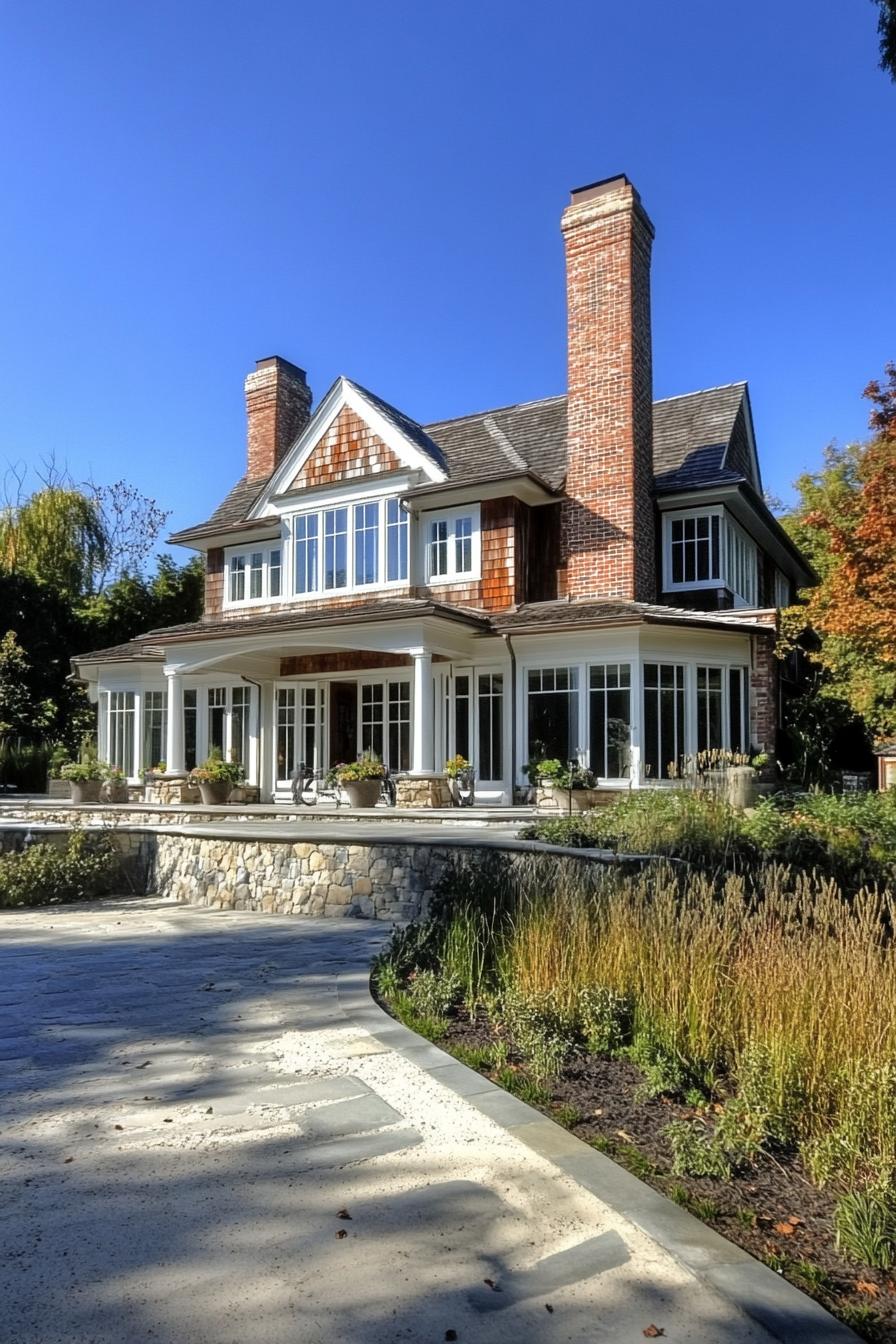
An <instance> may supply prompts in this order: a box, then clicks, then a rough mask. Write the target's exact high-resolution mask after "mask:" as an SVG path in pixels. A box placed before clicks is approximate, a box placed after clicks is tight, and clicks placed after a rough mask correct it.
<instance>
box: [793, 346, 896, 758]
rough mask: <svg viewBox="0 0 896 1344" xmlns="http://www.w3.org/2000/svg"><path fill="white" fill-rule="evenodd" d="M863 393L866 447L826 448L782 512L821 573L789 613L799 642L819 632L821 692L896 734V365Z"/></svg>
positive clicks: (813, 651) (815, 654)
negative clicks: (867, 408) (790, 509)
mask: <svg viewBox="0 0 896 1344" xmlns="http://www.w3.org/2000/svg"><path fill="white" fill-rule="evenodd" d="M864 395H865V396H866V397H867V398H868V399H869V400H870V401H871V403H872V405H873V407H874V409H873V411H872V413H871V416H870V421H869V423H870V426H871V429H872V431H873V437H872V438H871V439H870V440H869V441H868V442H867V443H865V444H850V445H849V446H847V447H846V448H829V449H828V450H827V452H826V454H825V463H824V467H823V468H822V470H821V471H820V472H818V473H815V474H807V475H805V476H802V477H800V479H799V480H798V481H797V482H796V488H797V490H798V491H799V495H800V503H799V506H798V507H797V509H796V510H795V512H794V513H793V514H792V515H790V517H788V518H785V519H783V520H782V521H783V522H784V524H785V526H786V527H787V528H788V530H789V531H790V533H791V535H792V536H793V537H794V539H795V540H796V542H797V544H798V545H800V546H801V547H802V548H803V550H804V551H805V552H806V553H807V555H808V556H809V558H810V560H811V561H812V562H813V564H814V566H815V568H816V570H817V571H818V574H819V578H820V580H821V581H820V583H819V585H818V587H816V588H812V589H809V590H807V592H806V593H804V594H803V597H804V598H805V606H803V607H802V608H794V609H792V610H791V612H790V613H789V614H788V617H787V620H786V629H787V630H788V631H789V634H790V636H791V638H792V639H795V638H797V637H798V636H799V632H800V630H801V629H803V628H804V627H805V624H806V622H808V624H809V625H810V626H811V627H812V628H813V629H814V630H815V631H816V632H817V634H818V636H819V639H818V641H817V643H816V645H815V646H814V647H812V646H811V645H810V646H809V648H808V654H809V657H810V659H812V660H813V661H815V662H816V663H818V664H819V665H820V666H821V667H823V668H824V669H825V671H826V674H827V679H826V681H825V683H824V687H823V690H824V693H826V694H829V695H832V696H839V697H841V698H842V699H844V700H845V701H846V702H847V703H848V704H849V705H850V706H851V707H852V708H853V709H854V710H855V711H856V712H857V713H859V714H861V715H862V716H863V718H864V719H865V720H866V722H867V724H868V726H869V727H870V728H871V729H872V731H874V732H876V733H878V734H881V735H886V736H890V735H892V734H896V365H894V364H889V365H888V366H887V369H886V380H885V382H884V384H883V385H882V384H881V383H879V382H876V381H875V382H871V383H869V385H868V387H867V388H866V389H865V393H864Z"/></svg>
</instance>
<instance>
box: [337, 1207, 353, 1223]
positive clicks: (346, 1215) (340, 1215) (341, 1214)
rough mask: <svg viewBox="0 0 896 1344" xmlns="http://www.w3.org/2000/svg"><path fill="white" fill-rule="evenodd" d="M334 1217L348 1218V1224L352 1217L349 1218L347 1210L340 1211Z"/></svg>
mask: <svg viewBox="0 0 896 1344" xmlns="http://www.w3.org/2000/svg"><path fill="white" fill-rule="evenodd" d="M336 1217H337V1218H348V1220H349V1222H351V1217H352V1216H351V1214H350V1213H349V1211H348V1209H340V1210H339V1212H338V1213H337V1215H336Z"/></svg>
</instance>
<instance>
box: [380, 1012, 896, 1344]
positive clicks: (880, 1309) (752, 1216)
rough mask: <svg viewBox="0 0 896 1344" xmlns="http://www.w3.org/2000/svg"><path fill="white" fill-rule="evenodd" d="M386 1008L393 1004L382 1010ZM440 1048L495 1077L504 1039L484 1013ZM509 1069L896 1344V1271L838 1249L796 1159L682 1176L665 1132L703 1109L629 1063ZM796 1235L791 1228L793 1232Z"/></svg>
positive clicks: (820, 1198) (521, 1088)
mask: <svg viewBox="0 0 896 1344" xmlns="http://www.w3.org/2000/svg"><path fill="white" fill-rule="evenodd" d="M384 1006H385V1007H386V1008H387V1009H388V1003H386V1004H384ZM435 1034H436V1035H437V1036H438V1037H439V1040H438V1043H439V1045H440V1046H441V1047H442V1049H444V1050H447V1051H449V1052H450V1053H451V1054H453V1055H454V1056H455V1057H456V1058H458V1059H459V1060H461V1061H462V1062H463V1063H465V1064H468V1065H469V1066H471V1067H473V1068H477V1069H478V1071H479V1072H480V1073H482V1074H483V1075H484V1076H485V1077H488V1078H490V1079H491V1080H492V1081H497V1082H504V1083H505V1085H506V1084H507V1083H508V1082H511V1080H510V1078H509V1077H508V1076H507V1074H506V1073H505V1074H504V1076H503V1077H496V1074H495V1071H494V1070H490V1069H489V1068H488V1066H487V1063H486V1062H485V1060H484V1059H483V1055H484V1054H485V1053H486V1052H490V1051H491V1050H492V1049H493V1048H494V1046H495V1044H496V1043H498V1042H499V1041H500V1040H501V1033H500V1030H496V1029H495V1028H493V1027H492V1026H491V1025H490V1024H489V1022H488V1021H487V1019H486V1018H485V1017H484V1015H483V1014H481V1013H480V1014H478V1015H477V1018H476V1020H475V1021H470V1019H469V1017H467V1016H466V1015H464V1014H459V1015H453V1016H451V1017H450V1018H449V1019H448V1023H447V1026H446V1027H445V1028H444V1035H442V1034H441V1030H440V1031H437V1032H436V1033H435ZM506 1068H508V1069H510V1070H512V1071H513V1073H514V1074H515V1081H514V1082H512V1083H511V1088H510V1090H512V1091H514V1092H518V1093H519V1092H521V1093H522V1094H523V1099H524V1100H526V1101H528V1102H529V1104H530V1105H535V1106H537V1107H538V1109H539V1110H541V1111H543V1112H544V1114H545V1115H547V1116H549V1117H550V1118H551V1119H553V1120H555V1121H557V1122H558V1123H560V1124H562V1125H563V1126H564V1128H566V1129H568V1130H569V1131H570V1133H572V1134H574V1135H575V1136H576V1138H579V1139H582V1140H583V1141H584V1142H585V1143H588V1144H590V1145H591V1146H592V1147H594V1148H597V1149H598V1150H599V1151H600V1152H602V1153H605V1154H606V1155H607V1156H608V1157H610V1158H612V1159H613V1160H614V1161H616V1162H618V1163H619V1164H620V1165H621V1166H623V1167H625V1168H626V1169H627V1170H628V1171H630V1172H631V1173H632V1174H633V1175H634V1176H637V1177H638V1178H639V1179H640V1180H642V1181H645V1182H646V1183H647V1184H648V1185H651V1186H653V1188H654V1189H656V1190H659V1191H660V1192H661V1193H662V1194H664V1195H666V1196H667V1197H668V1198H670V1199H672V1200H674V1201H675V1203H677V1204H680V1205H682V1206H683V1207H684V1208H686V1209H687V1210H688V1211H689V1212H690V1213H692V1214H693V1215H694V1216H695V1217H697V1218H699V1219H701V1221H703V1222H705V1223H707V1224H709V1226H711V1227H713V1228H714V1229H715V1230H716V1231H717V1232H719V1233H721V1235H722V1236H724V1237H727V1238H728V1240H729V1241H732V1242H734V1243H735V1245H737V1246H740V1247H742V1248H743V1249H744V1250H745V1251H748V1252H749V1253H750V1254H751V1255H753V1256H755V1257H756V1259H757V1260H761V1261H763V1262H764V1263H765V1264H767V1265H769V1266H770V1268H772V1269H774V1270H775V1271H776V1272H778V1273H780V1274H782V1275H783V1276H784V1277H785V1278H787V1279H788V1280H789V1281H790V1282H791V1283H793V1284H794V1285H795V1286H796V1287H798V1288H800V1289H801V1290H802V1291H803V1292H806V1293H808V1294H809V1295H810V1296H812V1297H814V1298H815V1299H816V1300H817V1301H818V1302H820V1303H821V1304H822V1305H823V1306H824V1307H825V1308H826V1309H827V1310H828V1311H831V1312H832V1313H833V1314H834V1315H836V1316H838V1317H839V1318H840V1319H841V1320H843V1321H844V1322H846V1323H847V1324H848V1325H850V1326H851V1327H852V1328H853V1329H854V1330H856V1332H857V1333H858V1334H860V1335H861V1336H862V1337H864V1338H867V1339H869V1340H874V1341H880V1344H883V1342H884V1341H886V1342H887V1344H891V1342H892V1341H896V1281H894V1274H893V1272H885V1271H881V1270H873V1269H869V1268H867V1267H865V1266H861V1265H857V1264H855V1263H852V1262H851V1261H849V1260H848V1259H846V1258H845V1257H844V1256H843V1255H841V1254H840V1253H839V1252H838V1251H837V1250H836V1247H835V1233H834V1211H835V1204H836V1200H835V1197H834V1195H833V1194H832V1193H830V1192H828V1191H826V1190H820V1189H818V1187H817V1186H815V1185H813V1184H812V1182H811V1181H810V1179H809V1177H808V1175H807V1174H806V1172H805V1170H804V1169H803V1167H802V1164H801V1163H800V1161H799V1158H798V1157H797V1156H796V1155H795V1154H793V1153H788V1152H786V1151H784V1150H777V1151H773V1152H770V1153H768V1154H761V1155H759V1156H758V1157H757V1158H756V1159H755V1160H754V1161H753V1162H751V1163H750V1164H749V1165H748V1166H745V1167H744V1169H743V1170H742V1171H739V1172H735V1173H734V1174H733V1175H732V1176H731V1177H729V1178H727V1179H725V1180H719V1179H717V1178H713V1177H696V1176H687V1175H676V1174H673V1172H672V1163H673V1154H672V1150H671V1147H670V1144H669V1140H668V1139H667V1138H666V1136H665V1133H664V1131H665V1129H666V1127H667V1126H668V1125H669V1123H670V1121H672V1120H676V1119H681V1120H692V1119H694V1118H699V1117H700V1115H701V1111H700V1110H699V1109H697V1108H694V1107H692V1106H687V1105H683V1104H682V1103H680V1102H677V1101H674V1100H672V1099H670V1098H668V1097H648V1096H643V1095H639V1093H640V1091H641V1089H643V1087H644V1084H645V1077H644V1074H643V1073H642V1071H641V1070H640V1069H639V1068H638V1067H637V1066H636V1065H634V1064H632V1063H630V1062H629V1061H628V1060H624V1059H606V1058H600V1057H598V1056H595V1055H587V1054H583V1055H579V1056H577V1057H576V1058H575V1059H574V1060H573V1061H571V1062H570V1063H569V1064H568V1065H567V1066H566V1067H564V1069H563V1071H562V1073H561V1074H560V1075H559V1077H557V1078H556V1079H555V1080H553V1081H552V1082H551V1083H550V1084H549V1085H546V1086H544V1087H543V1088H541V1089H540V1090H541V1091H543V1093H544V1095H543V1096H541V1097H539V1095H538V1092H539V1085H538V1084H537V1083H534V1081H533V1080H532V1079H531V1078H530V1076H529V1075H528V1074H527V1072H526V1070H525V1067H524V1065H523V1062H522V1060H521V1059H520V1057H519V1056H518V1055H515V1054H514V1052H513V1051H511V1052H510V1055H509V1064H508V1065H507V1066H506ZM787 1229H789V1230H787Z"/></svg>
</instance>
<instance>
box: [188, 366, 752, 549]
mask: <svg viewBox="0 0 896 1344" xmlns="http://www.w3.org/2000/svg"><path fill="white" fill-rule="evenodd" d="M340 388H345V389H350V390H351V392H352V393H353V394H354V397H355V398H360V399H361V400H362V401H363V402H365V403H366V404H367V405H368V406H369V407H370V408H371V410H372V411H373V412H374V413H375V414H376V415H378V416H379V417H381V419H382V421H383V422H385V424H386V425H388V426H389V427H390V429H391V431H392V432H393V433H394V434H396V435H398V436H400V438H401V439H402V440H403V441H405V442H406V443H408V444H412V445H413V447H414V448H415V449H416V451H417V452H419V453H420V454H422V455H423V456H424V457H425V458H427V459H428V460H429V462H430V463H431V464H432V467H433V469H434V470H435V471H436V472H437V473H438V474H439V475H440V476H443V477H447V480H448V481H449V482H450V483H451V484H457V485H465V484H471V483H474V482H476V481H479V480H482V479H484V478H490V479H496V478H500V477H502V476H510V475H513V474H515V473H516V474H519V473H520V472H525V471H528V472H531V473H532V474H533V475H534V476H536V477H538V478H539V479H540V480H541V481H543V482H544V483H545V484H546V485H547V486H549V487H550V489H552V490H560V489H561V488H562V486H563V482H564V479H565V477H566V460H567V449H566V397H565V396H555V397H543V398H541V399H540V400H538V401H527V402H521V403H518V404H516V405H511V406H500V407H497V408H496V409H492V410H487V411H479V412H477V413H476V414H474V415H463V416H458V417H457V418H455V419H452V420H436V421H434V422H432V423H431V424H427V425H420V424H418V423H417V422H416V421H415V420H412V419H411V418H410V417H409V416H407V415H405V414H404V413H403V412H402V411H399V410H397V409H396V408H395V407H394V406H391V405H390V404H389V403H388V402H386V401H383V400H382V398H381V397H378V396H376V395H375V394H374V393H372V392H369V391H367V389H366V388H364V387H362V386H361V385H360V383H354V382H351V381H350V380H349V379H347V378H341V379H337V380H336V382H335V383H334V384H333V386H332V387H331V388H330V390H329V392H328V393H327V396H326V397H325V398H324V399H323V401H322V402H321V404H320V406H319V407H318V410H317V412H315V415H314V416H313V417H312V420H311V422H310V424H309V426H308V428H307V429H306V430H305V431H304V432H303V435H302V436H300V439H299V440H297V442H296V444H295V445H294V446H293V449H291V450H290V453H289V454H287V455H286V456H285V457H284V460H283V462H282V463H281V465H280V466H279V467H278V468H277V471H275V472H274V474H273V476H271V477H269V478H267V479H266V480H260V481H249V480H247V479H246V477H245V476H243V477H242V478H241V479H240V480H239V481H238V482H237V483H236V485H235V486H234V487H233V489H232V490H231V491H230V493H229V494H228V495H227V496H226V498H225V499H224V500H223V501H222V502H221V504H219V505H218V507H217V509H216V510H215V512H214V513H213V514H212V516H211V518H210V519H209V520H208V521H207V522H206V523H200V524H197V525H196V526H194V527H190V528H185V529H183V530H182V531H180V532H177V533H175V534H174V535H173V536H172V537H171V538H170V540H171V541H172V542H174V543H178V542H183V543H185V544H190V542H191V541H192V540H198V539H200V538H203V537H209V536H212V535H214V534H215V533H217V532H226V531H227V530H229V529H234V530H235V529H237V528H238V527H239V526H240V525H244V524H245V522H246V520H250V521H252V514H253V511H255V514H256V519H255V521H256V525H257V518H258V512H259V511H260V507H261V505H262V503H263V501H264V499H265V498H266V497H267V496H268V495H269V494H273V493H276V488H277V486H278V485H279V484H280V481H281V479H282V480H285V478H286V477H287V476H288V475H289V472H288V471H287V470H286V466H285V464H286V463H287V461H288V460H292V459H293V458H294V457H295V455H296V449H297V448H298V447H299V444H300V443H301V442H303V441H304V440H307V441H308V442H309V443H310V442H311V441H312V440H313V439H314V437H315V434H316V433H319V432H320V422H321V421H322V420H324V419H325V418H326V414H327V413H331V412H332V408H333V406H334V405H335V404H336V402H337V392H338V389H340ZM312 426H315V429H314V430H312ZM293 465H294V464H293ZM653 467H654V477H655V484H656V489H657V491H658V492H660V493H664V494H665V493H671V492H675V491H680V490H690V489H695V488H700V487H705V486H712V485H736V484H739V483H742V482H743V483H747V484H750V485H752V486H753V488H754V489H755V490H756V491H757V492H761V489H762V485H761V481H760V479H759V467H758V462H757V460H756V450H755V444H754V441H753V429H752V418H751V415H750V407H749V396H748V393H747V385H746V383H743V382H740V383H730V384H727V385H726V386H723V387H711V388H706V389H704V390H703V391H700V392H688V393H685V394H684V395H683V396H678V397H667V398H664V399H663V400H662V401H656V402H654V404H653ZM291 469H292V468H290V470H291Z"/></svg>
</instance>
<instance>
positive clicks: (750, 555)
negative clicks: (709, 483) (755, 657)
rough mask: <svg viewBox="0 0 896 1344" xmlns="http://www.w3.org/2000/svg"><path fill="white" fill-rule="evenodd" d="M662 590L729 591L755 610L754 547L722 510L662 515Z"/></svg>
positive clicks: (755, 576)
mask: <svg viewBox="0 0 896 1344" xmlns="http://www.w3.org/2000/svg"><path fill="white" fill-rule="evenodd" d="M663 537H664V555H663V588H664V589H665V590H666V591H669V590H670V589H671V590H675V589H682V588H729V589H730V590H731V592H732V593H733V594H734V596H735V599H737V600H738V605H742V606H748V607H753V606H755V605H756V591H757V558H756V546H755V543H754V542H753V541H751V540H750V538H749V537H748V536H747V534H746V533H745V532H743V531H742V530H741V528H740V527H739V526H738V525H737V523H736V522H735V521H734V519H733V518H731V517H730V516H729V514H728V513H726V511H725V509H723V508H721V507H717V508H713V509H702V510H689V511H688V512H687V513H672V514H666V515H665V517H664V519H663Z"/></svg>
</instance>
